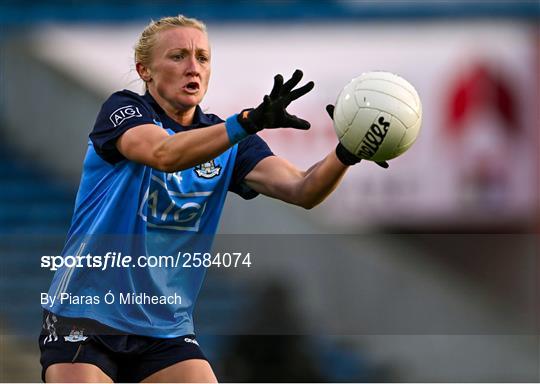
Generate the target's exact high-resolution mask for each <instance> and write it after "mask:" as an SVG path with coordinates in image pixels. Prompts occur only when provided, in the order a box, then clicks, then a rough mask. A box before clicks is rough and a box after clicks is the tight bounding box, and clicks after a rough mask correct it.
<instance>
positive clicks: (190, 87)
mask: <svg viewBox="0 0 540 384" xmlns="http://www.w3.org/2000/svg"><path fill="white" fill-rule="evenodd" d="M199 89H200V85H199V83H197V82H196V81H191V82H189V83H187V84H186V85H184V91H185V92H187V93H190V94H195V93H197V92H199Z"/></svg>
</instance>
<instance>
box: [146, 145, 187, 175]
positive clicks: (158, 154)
mask: <svg viewBox="0 0 540 384" xmlns="http://www.w3.org/2000/svg"><path fill="white" fill-rule="evenodd" d="M152 159H153V162H152V163H153V164H151V166H152V168H154V169H157V170H158V171H161V172H166V173H172V172H177V171H179V170H180V167H179V161H178V159H177V158H175V157H173V156H172V155H171V154H170V153H168V152H167V151H165V150H163V149H162V148H157V149H156V150H154V151H153V154H152Z"/></svg>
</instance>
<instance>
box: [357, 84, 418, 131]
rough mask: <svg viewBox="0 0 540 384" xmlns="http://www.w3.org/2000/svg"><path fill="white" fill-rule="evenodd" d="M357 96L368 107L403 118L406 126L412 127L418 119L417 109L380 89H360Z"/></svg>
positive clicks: (402, 120) (358, 100)
mask: <svg viewBox="0 0 540 384" xmlns="http://www.w3.org/2000/svg"><path fill="white" fill-rule="evenodd" d="M355 97H356V100H357V102H358V103H359V105H360V100H361V102H362V104H365V105H366V106H367V107H370V108H374V109H379V110H380V111H384V112H388V113H390V114H391V115H393V116H394V117H396V118H397V119H399V120H401V122H402V123H403V125H404V126H406V127H410V126H412V125H414V124H415V123H416V122H417V121H418V118H419V116H418V114H417V112H416V110H415V109H413V108H411V107H410V106H409V105H407V104H406V103H404V102H403V101H401V100H399V99H397V98H396V97H394V96H393V95H391V94H388V93H381V92H378V91H370V90H359V91H356V93H355ZM364 100H365V101H364Z"/></svg>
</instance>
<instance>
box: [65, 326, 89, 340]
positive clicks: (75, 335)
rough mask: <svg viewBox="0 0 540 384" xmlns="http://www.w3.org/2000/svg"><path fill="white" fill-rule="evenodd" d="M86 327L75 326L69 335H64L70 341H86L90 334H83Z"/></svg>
mask: <svg viewBox="0 0 540 384" xmlns="http://www.w3.org/2000/svg"><path fill="white" fill-rule="evenodd" d="M83 332H84V329H77V328H73V329H72V330H71V332H70V333H69V336H64V340H65V341H69V342H70V343H78V342H79V341H85V340H86V339H88V336H84V335H83Z"/></svg>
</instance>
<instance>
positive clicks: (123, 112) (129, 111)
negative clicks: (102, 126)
mask: <svg viewBox="0 0 540 384" xmlns="http://www.w3.org/2000/svg"><path fill="white" fill-rule="evenodd" d="M132 117H142V115H141V112H139V108H138V107H135V106H133V105H126V106H125V107H121V108H118V109H117V110H116V111H114V112H113V113H111V116H109V119H110V120H111V122H112V123H113V125H114V126H115V127H117V126H119V125H120V124H122V123H123V122H124V121H126V120H127V119H131V118H132Z"/></svg>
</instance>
